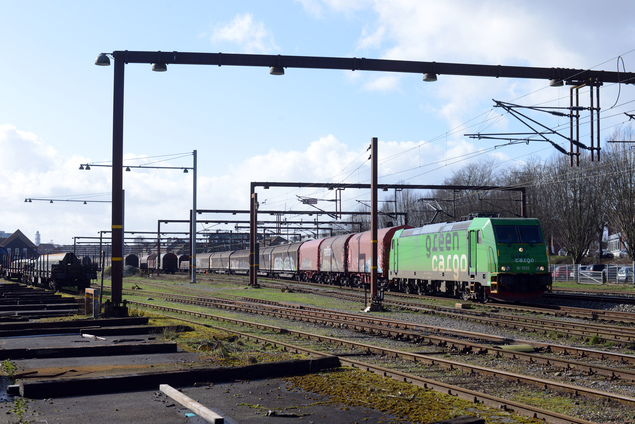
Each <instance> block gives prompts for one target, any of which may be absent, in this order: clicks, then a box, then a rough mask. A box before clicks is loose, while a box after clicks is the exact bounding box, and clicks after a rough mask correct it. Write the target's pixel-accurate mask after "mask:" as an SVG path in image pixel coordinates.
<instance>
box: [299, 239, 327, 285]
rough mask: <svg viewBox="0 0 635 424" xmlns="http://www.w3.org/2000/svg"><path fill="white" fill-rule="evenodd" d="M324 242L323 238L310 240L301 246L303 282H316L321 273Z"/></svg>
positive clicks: (300, 259)
mask: <svg viewBox="0 0 635 424" xmlns="http://www.w3.org/2000/svg"><path fill="white" fill-rule="evenodd" d="M324 240H325V239H323V238H321V239H317V240H310V241H306V242H304V243H302V245H301V246H300V250H299V251H298V260H299V262H300V280H301V281H310V280H311V281H316V279H317V276H318V275H319V273H320V245H321V244H322V242H323V241H324Z"/></svg>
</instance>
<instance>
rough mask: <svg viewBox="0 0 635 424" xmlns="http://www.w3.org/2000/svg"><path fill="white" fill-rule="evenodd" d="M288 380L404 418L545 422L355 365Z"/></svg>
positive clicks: (343, 402) (336, 399)
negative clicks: (383, 375) (441, 392)
mask: <svg viewBox="0 0 635 424" xmlns="http://www.w3.org/2000/svg"><path fill="white" fill-rule="evenodd" d="M285 380H286V381H287V382H288V383H290V389H289V390H293V389H302V390H305V391H308V392H314V393H320V394H323V395H325V396H326V397H328V398H330V399H331V402H332V403H333V405H334V406H336V405H344V408H347V407H348V408H350V407H368V408H373V409H376V410H378V411H382V412H385V413H386V414H390V415H394V416H396V417H397V418H398V419H400V420H404V422H412V423H428V422H435V421H441V420H447V419H451V418H457V417H463V416H473V417H477V416H478V417H481V418H484V419H485V422H486V423H494V422H496V423H499V422H505V423H510V424H511V423H515V424H521V423H522V424H527V423H539V422H542V421H538V420H534V419H531V418H526V417H520V416H518V415H514V414H513V413H507V412H504V411H499V410H495V409H492V408H487V407H485V406H483V405H480V404H475V403H472V402H469V401H466V400H462V399H459V398H457V397H455V396H449V395H444V394H440V393H438V392H434V391H431V390H426V389H423V388H421V387H417V386H414V385H411V384H409V383H403V382H398V381H395V380H393V379H390V378H387V377H381V376H378V375H376V374H373V373H370V372H364V371H360V370H357V369H353V368H342V369H340V370H337V371H333V372H327V373H317V374H310V375H305V376H298V377H289V378H286V379H285ZM385 422H392V420H391V421H385ZM400 422H401V421H400Z"/></svg>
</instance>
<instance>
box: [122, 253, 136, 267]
mask: <svg viewBox="0 0 635 424" xmlns="http://www.w3.org/2000/svg"><path fill="white" fill-rule="evenodd" d="M124 265H128V266H133V267H135V268H139V256H137V255H135V254H133V253H131V254H129V255H127V256H126V258H125V259H124Z"/></svg>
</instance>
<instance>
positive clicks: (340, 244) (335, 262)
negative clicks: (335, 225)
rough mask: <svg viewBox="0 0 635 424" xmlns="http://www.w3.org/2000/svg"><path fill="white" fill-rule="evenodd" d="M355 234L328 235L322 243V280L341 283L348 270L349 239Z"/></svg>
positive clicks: (329, 282) (328, 282)
mask: <svg viewBox="0 0 635 424" xmlns="http://www.w3.org/2000/svg"><path fill="white" fill-rule="evenodd" d="M351 237H353V234H343V235H340V236H334V237H327V238H325V239H324V241H323V242H322V244H320V280H321V281H322V282H323V283H327V284H336V283H338V284H341V283H342V282H343V281H342V280H343V279H344V278H346V274H347V272H348V262H347V260H346V259H347V254H348V240H349V239H350V238H351Z"/></svg>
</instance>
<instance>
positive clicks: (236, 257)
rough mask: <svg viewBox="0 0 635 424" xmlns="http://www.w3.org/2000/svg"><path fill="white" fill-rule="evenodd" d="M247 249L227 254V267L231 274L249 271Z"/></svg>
mask: <svg viewBox="0 0 635 424" xmlns="http://www.w3.org/2000/svg"><path fill="white" fill-rule="evenodd" d="M249 256H250V254H249V249H245V250H237V251H235V252H232V253H231V255H230V256H229V269H230V272H231V273H232V274H248V273H249Z"/></svg>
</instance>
